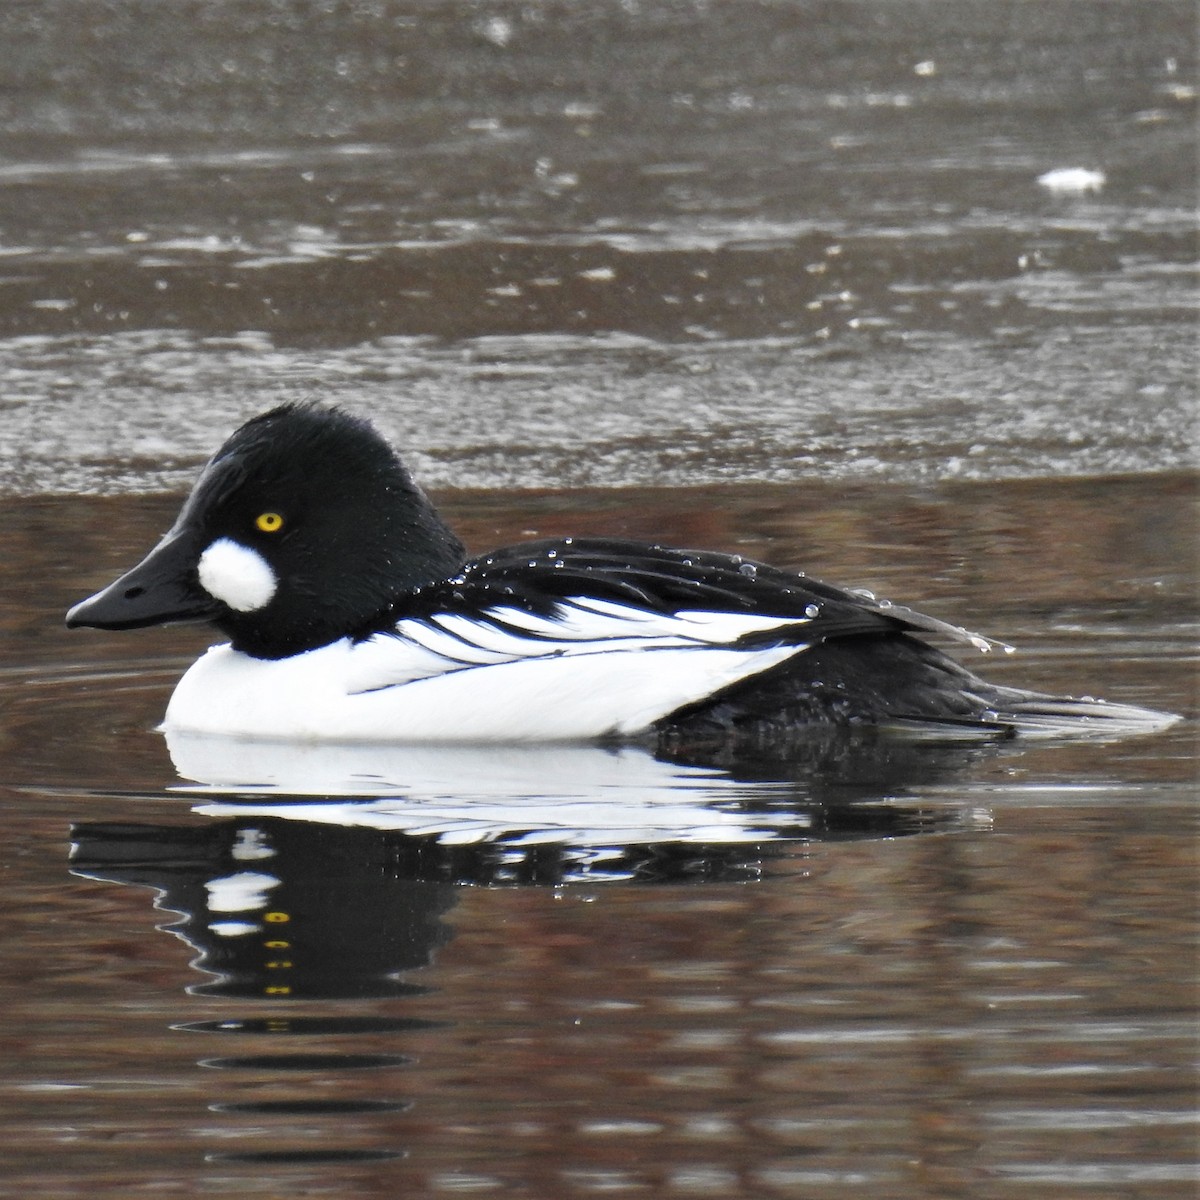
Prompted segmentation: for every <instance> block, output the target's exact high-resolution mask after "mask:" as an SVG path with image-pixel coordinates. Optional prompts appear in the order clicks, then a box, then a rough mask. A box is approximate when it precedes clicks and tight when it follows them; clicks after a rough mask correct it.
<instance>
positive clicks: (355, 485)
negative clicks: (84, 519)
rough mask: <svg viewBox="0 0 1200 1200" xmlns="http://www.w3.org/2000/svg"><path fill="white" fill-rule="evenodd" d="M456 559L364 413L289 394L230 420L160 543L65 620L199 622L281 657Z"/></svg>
mask: <svg viewBox="0 0 1200 1200" xmlns="http://www.w3.org/2000/svg"><path fill="white" fill-rule="evenodd" d="M462 561H463V548H462V545H461V543H460V542H459V541H458V539H457V538H456V537H455V536H454V534H453V533H452V532H451V531H450V530H449V529H448V528H447V527H446V525H445V524H443V522H442V520H441V518H440V517H439V516H438V515H437V513H436V511H435V510H434V508H433V506H432V504H430V502H429V500H428V499H427V498H426V496H425V494H424V493H423V492H422V491H421V490H420V488H418V487H417V486H416V484H415V483H413V481H412V478H411V477H410V476H409V474H408V472H407V471H406V470H405V468H404V466H403V465H402V464H401V462H400V460H399V458H397V456H396V454H395V452H394V451H393V450H392V448H391V447H390V446H389V445H388V444H387V443H386V442H385V441H384V440H383V439H382V438H381V437H380V436H379V434H378V433H376V432H375V430H374V429H373V428H372V427H371V425H370V424H368V423H367V422H366V421H363V420H360V419H358V418H356V417H352V416H350V415H349V414H347V413H344V412H341V411H339V410H337V409H329V408H320V407H317V406H315V405H307V404H302V405H292V404H289V405H284V406H283V407H282V408H277V409H274V410H273V411H271V412H268V413H264V414H263V415H262V416H260V417H255V418H254V419H253V420H251V421H248V422H247V423H246V424H245V425H243V426H242V427H241V428H240V429H239V430H237V432H236V433H234V434H233V435H232V436H231V437H230V438H229V440H228V441H227V442H226V443H225V445H224V446H222V447H221V449H220V450H218V451H217V453H216V454H215V455H214V456H213V458H212V459H211V461H210V462H209V463H208V465H207V466H206V467H205V468H204V470H203V472H202V473H201V475H200V478H199V479H198V480H197V481H196V486H195V487H194V488H193V489H192V493H191V495H190V496H189V497H188V498H187V500H186V502H185V503H184V506H183V509H182V511H181V512H180V514H179V518H178V519H177V520H176V522H175V525H174V526H173V527H172V529H171V530H170V532H168V533H167V535H166V536H165V537H164V538H163V540H162V542H161V543H159V545H158V546H157V547H156V548H155V549H154V550H153V551H152V552H151V553H150V555H149V556H148V557H147V558H146V559H145V560H143V562H141V563H140V564H139V565H138V566H136V567H135V568H134V569H133V570H132V571H130V572H128V573H127V574H126V575H123V576H122V577H121V578H120V579H118V580H117V581H116V582H115V583H113V584H110V585H109V586H108V587H107V588H105V589H104V591H102V592H98V593H97V594H96V595H95V596H92V597H90V598H89V599H87V600H84V601H83V602H82V603H80V604H77V605H76V606H75V607H74V608H73V609H72V610H71V611H70V612H69V613H68V614H67V624H68V625H70V626H77V625H91V626H95V627H97V628H101V629H134V628H138V627H141V626H145V625H157V624H163V623H166V622H169V621H196V620H209V621H212V622H213V624H215V625H216V626H217V627H218V628H219V629H220V630H222V632H224V633H225V634H227V635H228V636H229V637H230V638H231V639H232V641H233V644H234V646H235V648H237V649H239V650H244V651H245V652H246V653H248V654H253V655H256V656H257V657H260V658H283V657H285V656H287V655H290V654H296V653H298V652H300V651H301V650H310V649H313V648H314V647H316V646H321V645H324V644H326V643H327V642H330V641H333V640H335V639H336V638H339V637H342V636H345V635H347V634H351V635H353V634H355V633H357V632H359V631H361V630H362V629H364V628H366V627H367V626H369V625H370V624H371V622H372V621H373V620H374V619H375V618H376V617H378V616H379V614H380V613H381V612H383V611H384V610H386V609H387V608H388V607H389V605H390V604H391V603H392V602H393V601H394V600H396V599H397V598H398V597H400V596H402V595H403V594H405V593H406V592H410V591H412V590H413V589H415V588H418V587H421V586H423V585H426V584H429V583H433V582H435V581H437V580H440V579H445V578H447V577H448V576H451V575H453V574H454V573H455V572H456V571H457V570H458V569H459V567H460V566H461V565H462Z"/></svg>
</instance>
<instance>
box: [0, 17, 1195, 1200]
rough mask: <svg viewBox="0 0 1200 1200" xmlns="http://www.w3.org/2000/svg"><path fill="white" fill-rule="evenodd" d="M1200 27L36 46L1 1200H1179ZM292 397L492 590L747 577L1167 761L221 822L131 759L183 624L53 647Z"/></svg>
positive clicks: (436, 778)
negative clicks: (407, 480) (420, 513)
mask: <svg viewBox="0 0 1200 1200" xmlns="http://www.w3.org/2000/svg"><path fill="white" fill-rule="evenodd" d="M1194 41H1195V38H1194V14H1193V12H1192V11H1191V6H1189V5H1185V4H1175V3H1170V2H1164V3H1156V4H1154V5H1145V4H1139V3H1119V2H1118V3H1096V4H1092V3H1079V2H1077V0H1076V2H1071V3H1060V2H1057V0H1049V2H1044V3H1039V4H1038V5H1029V4H1025V3H1008V2H1000V3H996V2H992V0H989V2H988V3H982V2H975V0H962V2H960V3H956V4H954V5H947V4H944V3H924V2H921V0H914V2H913V3H906V4H903V5H900V4H891V3H875V2H864V3H850V4H843V3H829V4H806V3H796V4H774V3H770V4H758V3H737V4H732V3H730V4H725V3H713V4H710V3H704V4H700V3H695V4H693V3H683V2H671V3H662V4H655V5H637V4H626V3H621V4H618V3H596V4H591V5H588V6H584V7H579V6H568V5H556V4H549V3H546V4H543V3H536V2H535V3H522V4H520V5H517V4H508V3H504V2H497V3H494V4H483V5H481V4H476V3H466V2H461V0H445V2H441V3H436V4H420V5H413V4H406V3H403V2H392V0H387V2H383V0H380V2H378V3H376V2H374V0H362V2H357V0H356V2H355V3H347V4H337V5H335V4H280V3H272V2H268V0H249V2H245V3H232V2H230V3H226V2H224V0H222V2H219V3H213V4H203V5H190V6H187V5H185V6H179V5H161V4H154V3H140V2H138V0H106V2H105V3H102V4H96V3H90V2H89V3H86V4H85V3H83V2H82V0H44V2H42V3H39V4H36V5H33V4H12V5H7V6H4V7H3V9H2V10H0V47H2V49H0V85H2V86H0V594H2V595H3V604H2V605H0V634H2V637H0V818H2V819H3V827H4V829H5V838H4V844H3V847H2V848H0V904H2V905H3V909H4V924H3V930H4V932H3V935H2V937H0V957H2V960H3V970H2V971H0V1011H2V1012H3V1013H4V1021H3V1023H2V1025H0V1065H2V1067H3V1070H0V1121H2V1128H3V1134H2V1137H0V1142H2V1145H3V1157H4V1171H3V1173H2V1177H0V1195H2V1196H12V1197H14V1200H15V1198H17V1197H20V1198H21V1200H31V1198H36V1200H52V1198H53V1200H57V1198H60V1197H62V1198H67V1197H76V1196H80V1195H87V1196H89V1197H101V1198H103V1197H113V1198H116V1197H120V1198H121V1200H126V1198H127V1197H129V1196H130V1195H137V1194H142V1195H150V1196H155V1197H159V1196H164V1197H165V1196H172V1195H184V1196H208V1195H213V1196H217V1195H234V1196H263V1197H270V1198H273V1197H278V1196H283V1195H314V1196H316V1195H332V1196H338V1197H364V1198H366V1197H392V1196H396V1195H405V1196H421V1197H424V1196H431V1197H440V1196H451V1195H459V1194H471V1195H484V1196H522V1197H544V1198H545V1200H564V1198H566V1197H577V1196H578V1197H587V1196H599V1195H617V1196H624V1195H630V1196H656V1197H657V1196H664V1197H694V1196H712V1197H719V1198H721V1200H737V1198H740V1197H754V1198H756V1200H757V1198H759V1197H798V1198H799V1197H803V1198H804V1200H821V1198H823V1197H855V1198H858V1197H862V1196H880V1197H884V1196H886V1197H889V1198H890V1197H896V1198H897V1200H907V1198H910V1197H911V1198H913V1200H919V1198H925V1197H943V1196H962V1197H972V1198H976V1197H978V1198H983V1200H1019V1198H1026V1197H1029V1198H1032V1197H1037V1198H1038V1200H1045V1198H1053V1200H1060V1198H1062V1200H1065V1198H1068V1197H1070V1198H1076V1197H1081V1196H1085V1195H1086V1196H1088V1197H1113V1198H1114V1200H1116V1198H1118V1197H1119V1198H1120V1200H1129V1198H1131V1197H1138V1198H1141V1197H1146V1198H1149V1197H1154V1198H1156V1200H1157V1198H1159V1197H1174V1196H1178V1197H1184V1196H1192V1195H1194V1192H1195V1183H1196V1178H1195V1116H1194V1109H1195V1105H1194V1100H1195V1076H1194V1073H1193V1066H1192V1058H1193V1056H1194V1028H1195V1026H1194V1020H1195V972H1194V961H1195V960H1194V915H1195V914H1194V895H1195V881H1196V871H1195V867H1196V863H1195V845H1196V842H1195V834H1196V797H1195V779H1196V774H1197V769H1196V768H1197V755H1196V745H1195V735H1194V730H1195V723H1194V722H1195V717H1196V714H1197V696H1196V682H1195V681H1196V670H1195V641H1196V629H1197V612H1196V602H1195V597H1196V595H1197V589H1198V585H1200V579H1198V577H1197V575H1198V572H1197V567H1196V545H1197V540H1196V532H1197V521H1196V507H1195V476H1194V473H1193V469H1194V462H1195V448H1194V428H1193V426H1194V412H1195V400H1196V395H1195V294H1196V292H1195V286H1194V261H1195V241H1194V215H1193V212H1192V209H1193V204H1194V194H1195V179H1194V174H1195V172H1194V164H1195V161H1196V160H1195V153H1194V145H1193V143H1194V134H1193V128H1194V124H1193V122H1194V109H1195V88H1194V82H1193V78H1194V77H1193V74H1192V72H1194V60H1195V53H1194ZM1060 167H1082V168H1087V169H1089V170H1092V171H1102V172H1103V173H1104V176H1105V181H1104V184H1103V186H1102V187H1101V188H1100V190H1098V191H1094V192H1087V193H1080V194H1074V195H1069V194H1054V193H1051V192H1050V191H1048V190H1047V189H1046V188H1045V187H1043V186H1041V185H1039V183H1038V182H1037V181H1038V178H1039V176H1041V175H1043V174H1044V173H1045V172H1047V171H1049V170H1052V169H1055V168H1060ZM306 395H312V396H319V397H322V398H325V399H332V400H337V401H340V402H343V403H347V404H349V405H351V406H352V407H353V408H355V409H356V411H360V412H363V413H364V414H367V415H370V416H372V417H373V418H374V419H375V420H377V421H378V423H379V424H380V426H381V427H382V428H383V429H385V430H386V431H387V432H388V433H390V434H392V435H394V436H395V437H396V439H397V440H398V442H399V443H400V444H401V445H402V447H403V448H404V450H405V454H406V458H407V459H408V461H409V462H410V464H411V465H412V466H413V467H414V468H415V469H416V471H417V473H418V475H419V477H420V478H421V480H422V481H423V482H424V483H426V484H427V485H429V486H430V487H432V488H434V489H435V490H436V494H437V498H438V500H439V502H440V503H441V504H442V506H443V507H444V509H445V511H446V513H447V515H448V517H449V518H450V520H451V521H452V523H453V524H454V525H455V527H456V528H458V529H459V530H460V532H461V533H462V534H463V536H464V538H465V540H466V541H467V542H468V543H469V545H470V546H471V548H472V549H474V550H484V549H486V548H488V547H490V546H495V545H498V544H503V543H506V542H511V541H514V540H517V539H520V538H522V537H532V536H551V535H556V534H609V535H620V536H628V537H635V538H644V539H648V540H663V541H668V542H672V543H676V544H680V545H689V546H698V547H712V548H722V549H727V550H731V551H735V552H737V553H740V554H743V555H746V556H748V557H754V558H760V559H764V560H766V561H770V562H774V563H778V564H780V565H791V566H795V567H800V568H803V569H806V570H808V571H810V572H811V573H812V574H814V575H816V576H818V577H820V578H826V579H828V580H829V581H830V582H834V583H840V584H843V585H857V586H865V587H869V588H871V589H873V590H874V591H876V592H877V593H878V594H880V595H883V596H889V597H891V598H893V599H895V600H897V601H900V602H906V603H911V604H913V605H915V606H917V607H919V608H921V609H923V610H925V611H929V612H930V613H932V614H934V615H937V616H940V617H943V618H945V619H947V620H951V621H954V622H956V623H965V624H967V625H968V626H969V627H971V628H978V629H980V630H981V631H982V632H984V633H987V634H990V635H993V636H995V637H997V638H1000V639H1002V640H1003V641H1006V642H1010V643H1013V644H1015V645H1016V646H1017V647H1018V652H1017V653H1016V654H1015V655H1013V656H1008V657H994V658H993V659H990V660H989V659H980V660H979V661H977V662H976V663H974V664H973V665H975V666H978V667H979V669H980V670H981V671H982V672H984V673H985V674H989V675H990V676H991V677H993V678H996V679H1003V680H1005V681H1007V682H1012V683H1018V684H1023V685H1026V686H1031V687H1038V688H1042V689H1045V690H1050V691H1069V692H1074V693H1077V694H1082V693H1088V694H1095V695H1102V696H1107V697H1110V698H1112V699H1114V700H1125V701H1129V702H1133V703H1140V704H1145V705H1150V706H1153V707H1157V708H1163V709H1168V710H1171V711H1175V712H1180V713H1183V714H1185V715H1186V716H1187V718H1188V720H1187V721H1186V722H1185V723H1182V724H1179V725H1177V726H1175V727H1173V728H1172V729H1170V730H1167V731H1165V732H1163V733H1161V734H1158V735H1154V736H1151V737H1144V738H1134V739H1128V740H1125V741H1119V742H1111V743H1100V742H1096V741H1094V740H1092V741H1083V742H1077V743H1073V744H1054V743H1051V744H1028V745H1021V744H1005V745H993V746H986V745H985V746H981V745H950V746H939V747H931V746H915V747H914V746H903V747H897V746H895V745H881V744H879V743H878V742H874V741H872V740H871V739H870V738H861V739H852V740H850V741H848V742H839V741H837V740H836V739H835V740H832V741H828V740H817V741H816V742H814V744H813V745H812V746H811V747H809V748H808V753H807V754H806V755H805V756H802V757H800V758H797V759H796V760H795V761H793V762H790V763H787V764H780V763H763V762H744V761H742V762H726V761H720V760H719V759H718V760H712V761H706V762H695V761H692V762H679V761H675V762H668V761H660V760H656V759H654V758H652V757H651V756H649V755H647V754H646V753H644V752H643V751H641V750H639V749H638V748H636V747H630V748H626V749H624V750H613V749H599V748H595V747H572V748H569V749H568V748H564V749H562V750H558V749H554V748H552V749H542V750H539V751H536V752H518V751H513V750H506V751H504V752H499V751H497V752H487V751H482V752H480V751H474V752H471V753H467V752H465V751H463V752H454V751H451V752H449V753H447V752H445V751H440V752H430V751H428V750H422V749H420V748H417V749H415V750H405V749H403V748H400V749H396V750H395V751H389V752H388V754H386V755H383V756H382V757H380V756H371V755H366V756H365V758H360V759H358V760H355V761H353V762H350V763H349V764H347V762H346V761H345V760H342V761H339V762H335V763H330V762H329V761H328V759H327V758H326V757H324V756H320V755H309V756H306V757H300V756H292V755H287V754H284V755H283V756H282V761H281V762H278V763H274V764H267V765H270V766H271V769H272V770H276V771H277V772H278V773H279V776H280V777H281V778H283V777H285V776H286V774H287V773H288V772H291V773H292V775H291V776H290V777H288V780H289V781H288V782H287V786H286V787H278V786H277V787H275V788H274V789H271V788H264V787H256V788H250V787H238V786H230V785H228V783H226V784H225V785H215V784H212V783H209V784H208V785H204V784H199V783H197V782H196V780H195V778H194V776H195V775H201V774H205V773H207V771H208V770H209V767H211V765H212V764H211V763H210V764H209V765H208V767H206V768H205V771H204V772H201V771H199V770H197V771H194V772H192V775H193V777H188V778H185V777H183V776H181V774H180V771H179V770H177V767H176V764H175V763H173V761H172V759H171V756H170V753H169V748H168V747H167V746H166V745H165V744H164V742H163V740H162V738H161V737H160V735H158V734H157V733H156V732H155V731H154V727H155V725H156V724H157V722H158V720H159V719H160V717H161V714H162V712H163V709H164V707H165V704H166V700H167V697H168V696H169V694H170V691H171V688H172V687H173V685H174V682H175V680H176V679H177V678H178V676H179V674H180V673H181V672H182V671H183V670H184V669H185V667H186V665H187V664H188V663H189V662H190V661H191V660H192V659H193V658H194V657H195V656H196V654H198V653H199V652H200V650H201V649H202V648H203V646H204V645H206V644H207V637H206V635H205V633H204V631H203V630H196V629H173V630H146V631H141V632H139V633H136V634H128V635H116V634H101V633H96V632H92V631H79V632H73V633H70V634H68V633H67V631H66V630H65V629H63V627H62V623H61V622H62V614H63V612H64V611H65V609H66V607H67V606H68V605H69V604H70V603H72V602H74V601H75V600H78V599H79V598H80V597H82V596H83V595H85V594H87V593H89V592H90V591H92V590H94V589H95V588H97V587H99V586H101V585H103V584H104V583H106V582H107V581H108V580H110V579H111V578H112V577H113V576H114V575H115V574H116V573H117V572H119V571H120V570H123V569H124V568H125V567H127V566H129V565H130V564H131V563H132V562H133V561H135V559H136V558H137V557H138V556H140V555H141V554H142V553H143V552H144V550H145V549H146V548H148V547H149V546H150V545H151V544H153V542H154V540H155V538H156V537H157V536H158V535H159V534H160V533H161V532H162V531H163V530H164V529H166V528H167V527H168V526H169V524H170V523H171V520H172V519H173V515H174V512H175V510H176V508H177V506H178V503H179V499H180V495H181V493H182V491H183V490H184V489H185V488H186V486H187V481H188V480H189V479H190V478H191V476H192V475H193V474H194V472H195V471H196V470H197V468H198V467H199V465H200V463H201V462H202V461H203V459H204V458H205V456H207V455H208V454H209V453H211V451H212V450H213V449H214V448H215V446H216V445H217V444H218V443H219V441H220V439H221V438H223V437H224V436H225V435H226V434H227V433H228V431H229V430H230V429H231V428H232V427H233V426H234V425H236V424H237V423H238V422H239V421H240V420H242V419H244V418H245V417H247V416H249V415H251V414H252V413H255V412H257V411H260V410H262V409H264V408H266V407H268V406H269V405H271V404H273V403H276V402H278V401H280V400H282V399H294V398H296V397H297V396H306ZM243 749H244V748H243ZM177 754H178V748H177ZM180 762H181V763H182V764H183V765H184V766H185V767H186V765H187V764H186V762H184V760H183V759H182V758H180ZM217 765H218V766H219V767H220V768H221V769H222V770H224V771H225V772H226V774H227V775H228V776H229V777H232V778H235V779H236V778H237V777H238V776H239V775H241V774H242V772H243V770H244V769H249V768H253V769H254V771H255V772H256V773H257V774H258V776H259V777H261V776H262V773H263V770H264V758H263V756H262V755H260V754H259V753H258V752H257V751H256V752H255V757H254V759H253V761H252V762H250V763H249V764H246V763H245V762H244V760H241V759H238V758H236V757H235V756H234V755H233V754H232V753H230V754H228V755H227V756H226V757H225V758H223V759H222V760H221V761H220V762H219V763H218V764H217ZM297 773H300V774H301V775H302V782H303V784H304V787H303V788H297V787H296V785H295V779H294V776H295V774H297ZM347 773H349V774H350V775H352V776H353V777H354V778H353V782H352V783H351V784H349V785H348V784H347ZM187 774H188V772H187V770H185V771H184V772H183V775H184V776H186V775H187ZM295 791H305V792H307V793H308V794H306V795H302V796H295V795H292V794H291V793H292V792H295ZM313 793H316V794H313Z"/></svg>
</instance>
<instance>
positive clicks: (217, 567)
mask: <svg viewBox="0 0 1200 1200" xmlns="http://www.w3.org/2000/svg"><path fill="white" fill-rule="evenodd" d="M199 573H200V586H201V587H202V588H204V590H205V591H206V592H207V593H208V594H209V595H210V596H213V597H215V598H216V599H217V600H220V601H222V602H223V603H225V604H228V605H229V607H230V608H232V609H236V610H237V611H238V612H256V611H257V610H258V609H260V608H264V607H265V606H266V605H268V604H269V603H270V602H271V597H272V596H274V595H275V588H276V586H277V584H278V580H277V579H276V578H275V572H274V571H272V570H271V566H270V564H269V563H268V562H267V560H266V559H265V558H263V556H262V555H261V554H259V553H258V551H257V550H251V549H250V547H249V546H243V545H242V544H241V542H235V541H233V540H232V539H231V538H217V540H216V541H215V542H213V544H212V545H211V546H209V548H208V549H207V550H205V551H204V553H203V554H201V555H200V564H199Z"/></svg>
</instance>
